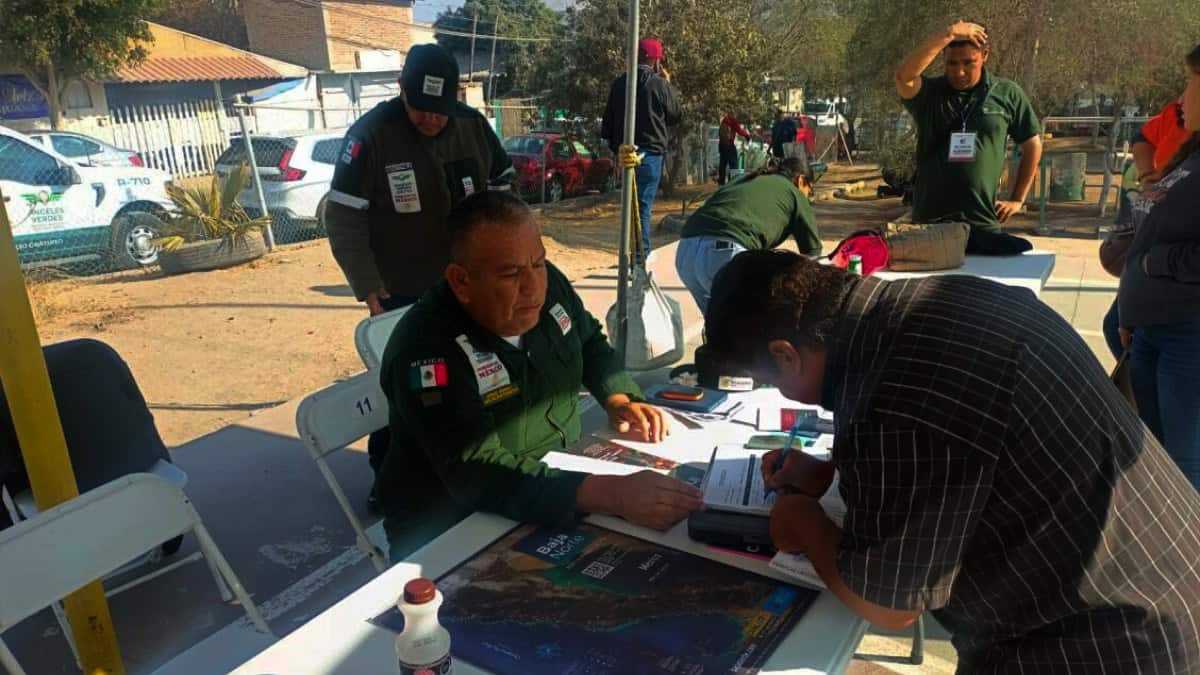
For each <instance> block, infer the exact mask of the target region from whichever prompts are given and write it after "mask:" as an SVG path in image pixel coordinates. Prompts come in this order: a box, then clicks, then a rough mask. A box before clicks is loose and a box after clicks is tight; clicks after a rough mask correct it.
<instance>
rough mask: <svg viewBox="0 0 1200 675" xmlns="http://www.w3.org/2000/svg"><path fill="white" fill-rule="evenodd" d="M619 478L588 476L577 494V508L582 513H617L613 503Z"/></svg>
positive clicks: (580, 485)
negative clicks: (615, 483)
mask: <svg viewBox="0 0 1200 675" xmlns="http://www.w3.org/2000/svg"><path fill="white" fill-rule="evenodd" d="M616 479H617V476H588V477H587V478H584V479H583V482H582V483H580V484H579V490H578V492H576V493H575V507H576V509H578V510H579V511H580V512H582V513H615V512H616V510H617V507H616V505H615V504H613V503H612V495H613V494H614V493H615V492H616V486H615V485H614V482H615V481H616Z"/></svg>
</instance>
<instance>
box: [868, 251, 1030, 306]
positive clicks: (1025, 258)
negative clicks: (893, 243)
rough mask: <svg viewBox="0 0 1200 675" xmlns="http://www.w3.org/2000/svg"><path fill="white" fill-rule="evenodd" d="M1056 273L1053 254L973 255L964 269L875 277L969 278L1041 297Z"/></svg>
mask: <svg viewBox="0 0 1200 675" xmlns="http://www.w3.org/2000/svg"><path fill="white" fill-rule="evenodd" d="M1052 272H1054V254H1053V253H1051V252H1050V251H1038V250H1033V251H1026V252H1025V253H1022V254H1021V255H1010V256H988V255H969V256H967V257H966V260H965V261H964V262H963V266H962V267H957V268H955V269H952V270H938V271H935V272H892V271H888V270H880V271H878V272H876V273H875V274H873V275H872V276H875V277H877V278H879V279H888V280H895V279H913V278H916V277H929V276H940V275H946V274H965V275H967V276H972V277H982V278H984V279H990V280H992V281H995V282H998V283H1002V284H1007V285H1009V286H1021V287H1022V288H1028V289H1029V290H1031V291H1033V294H1034V295H1035V296H1037V297H1041V295H1042V289H1043V288H1045V287H1046V282H1047V281H1048V280H1049V279H1050V274H1051V273H1052Z"/></svg>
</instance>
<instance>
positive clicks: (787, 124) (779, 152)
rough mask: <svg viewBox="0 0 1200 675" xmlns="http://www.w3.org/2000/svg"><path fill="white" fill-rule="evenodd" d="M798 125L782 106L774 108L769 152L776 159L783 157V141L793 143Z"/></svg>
mask: <svg viewBox="0 0 1200 675" xmlns="http://www.w3.org/2000/svg"><path fill="white" fill-rule="evenodd" d="M798 131H799V127H798V125H797V124H796V120H795V118H793V117H789V116H788V115H787V114H785V113H784V112H783V109H782V108H778V109H776V110H775V124H774V125H772V126H771V154H772V155H774V156H775V157H776V159H783V146H784V144H785V143H795V142H796V134H797V132H798Z"/></svg>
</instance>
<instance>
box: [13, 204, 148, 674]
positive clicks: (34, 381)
mask: <svg viewBox="0 0 1200 675" xmlns="http://www.w3.org/2000/svg"><path fill="white" fill-rule="evenodd" d="M0 197H3V195H0ZM0 307H2V308H3V309H2V310H0V382H2V383H3V385H4V394H5V396H6V397H7V398H8V407H9V410H10V411H11V413H12V418H13V425H14V426H15V427H16V430H17V440H18V441H19V442H20V445H21V453H22V455H23V456H24V458H25V469H26V471H27V472H28V473H29V483H30V485H32V486H33V496H34V499H35V500H36V501H37V507H38V509H39V510H46V509H48V508H50V507H52V506H54V505H56V504H61V503H62V502H65V501H67V500H68V499H71V498H73V497H77V496H79V487H78V486H77V485H76V484H75V472H74V470H72V468H71V458H70V456H69V455H68V454H67V442H66V439H64V438H63V431H62V422H60V421H59V419H58V408H57V407H56V405H55V403H54V392H53V391H52V390H51V389H50V375H49V373H48V372H47V371H46V360H45V358H44V357H43V355H42V345H41V341H40V340H39V339H38V334H37V326H36V325H35V324H34V321H33V309H32V308H31V307H30V305H29V296H28V295H26V293H25V279H24V277H22V276H21V264H20V261H19V260H18V259H17V248H16V243H15V242H14V241H13V233H12V225H11V224H10V221H9V219H8V210H7V209H6V208H5V206H4V200H3V199H0ZM79 554H80V555H87V551H80V552H79ZM63 605H64V607H65V609H66V612H67V619H68V620H69V621H70V623H71V632H72V634H73V635H74V636H75V644H76V646H77V647H78V649H79V661H80V663H81V664H82V665H83V672H84V673H87V674H88V675H96V674H98V673H99V674H104V675H124V673H125V666H124V664H123V663H122V662H121V652H120V650H119V649H118V648H117V635H116V633H115V632H113V626H112V616H111V615H110V614H109V612H108V600H107V599H106V598H105V597H104V587H103V586H102V585H101V584H100V582H99V581H93V582H92V583H90V584H88V585H86V586H84V587H83V588H80V589H79V590H78V591H75V592H74V593H72V594H71V595H69V596H67V597H66V599H64V600H63Z"/></svg>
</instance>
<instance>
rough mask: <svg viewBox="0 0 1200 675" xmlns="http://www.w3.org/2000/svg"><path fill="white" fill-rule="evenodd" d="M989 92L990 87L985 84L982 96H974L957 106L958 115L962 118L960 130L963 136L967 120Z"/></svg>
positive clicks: (965, 131)
mask: <svg viewBox="0 0 1200 675" xmlns="http://www.w3.org/2000/svg"><path fill="white" fill-rule="evenodd" d="M991 90H992V87H991V85H986V84H985V85H984V87H983V96H979V95H974V96H972V97H971V99H970V100H969V101H967V102H966V103H964V104H963V105H961V106H959V108H958V114H959V116H960V117H961V118H962V130H963V133H964V134H965V133H967V120H968V119H970V117H971V113H973V112H975V108H976V107H978V106H982V105H983V102H984V101H986V100H987V97H988V93H989V92H991Z"/></svg>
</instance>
